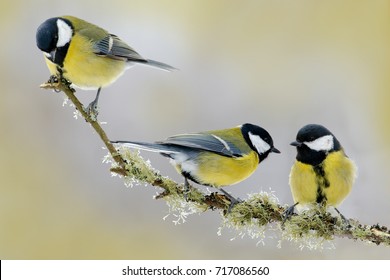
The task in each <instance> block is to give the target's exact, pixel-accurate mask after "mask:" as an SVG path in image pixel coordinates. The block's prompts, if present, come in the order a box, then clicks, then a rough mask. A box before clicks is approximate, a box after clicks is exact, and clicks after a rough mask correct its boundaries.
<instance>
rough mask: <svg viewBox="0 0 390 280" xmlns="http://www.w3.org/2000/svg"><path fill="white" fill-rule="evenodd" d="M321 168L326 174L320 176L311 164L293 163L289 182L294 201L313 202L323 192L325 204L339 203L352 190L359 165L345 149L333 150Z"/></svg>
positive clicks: (335, 204)
mask: <svg viewBox="0 0 390 280" xmlns="http://www.w3.org/2000/svg"><path fill="white" fill-rule="evenodd" d="M322 168H323V171H324V175H325V176H323V177H321V178H319V175H318V174H317V173H316V172H315V170H314V168H313V166H312V165H310V164H305V163H302V162H299V161H296V162H295V163H294V165H293V166H292V168H291V172H290V182H289V183H290V188H291V192H292V196H293V199H294V202H295V203H297V202H298V203H299V204H301V205H302V204H308V203H314V202H318V201H317V199H318V197H319V196H323V197H324V198H325V199H324V201H325V202H326V205H329V206H334V207H336V206H338V205H339V204H340V203H341V202H342V201H343V200H344V199H345V197H346V196H347V195H348V194H349V192H350V191H351V189H352V185H353V183H354V181H355V177H356V166H355V164H354V162H353V161H352V160H351V159H349V158H348V157H346V156H345V155H344V152H343V151H338V152H333V153H330V154H329V155H328V156H327V157H326V159H325V160H324V161H323V163H322ZM324 182H326V183H324Z"/></svg>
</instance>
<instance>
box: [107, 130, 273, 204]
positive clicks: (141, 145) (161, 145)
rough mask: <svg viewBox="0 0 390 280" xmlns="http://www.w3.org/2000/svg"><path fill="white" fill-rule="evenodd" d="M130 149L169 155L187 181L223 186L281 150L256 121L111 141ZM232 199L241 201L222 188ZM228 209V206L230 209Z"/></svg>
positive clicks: (239, 177) (244, 175)
mask: <svg viewBox="0 0 390 280" xmlns="http://www.w3.org/2000/svg"><path fill="white" fill-rule="evenodd" d="M112 143H114V144H122V145H124V146H128V147H130V148H136V149H142V150H147V151H151V152H158V153H160V154H161V155H163V156H165V157H168V158H170V161H171V164H172V165H173V166H174V167H175V168H176V170H177V172H179V173H180V174H181V175H183V177H184V182H185V183H184V185H185V189H188V187H189V183H188V180H191V181H193V182H195V183H198V184H201V185H205V186H211V187H215V188H221V187H225V186H229V185H233V184H236V183H239V182H241V181H243V180H244V179H246V178H248V177H249V176H250V175H251V174H252V173H253V172H254V171H255V170H256V168H257V166H258V164H259V163H261V162H262V161H263V160H265V159H266V158H267V156H268V154H269V153H271V152H273V153H280V152H279V150H278V149H276V148H275V147H274V144H273V140H272V137H271V135H270V134H269V133H268V132H267V131H266V130H265V129H263V128H261V127H259V126H256V125H253V124H249V123H246V124H243V125H240V126H238V127H234V128H229V129H222V130H213V131H206V132H199V133H190V134H181V135H176V136H171V137H169V138H167V139H166V140H164V141H160V142H155V143H145V142H135V141H112ZM220 190H221V191H222V192H223V193H224V194H225V195H226V196H227V197H228V198H229V199H230V201H231V204H230V208H231V207H232V206H233V205H234V204H236V203H237V202H239V200H238V199H236V198H234V197H233V196H231V195H230V194H229V193H227V192H226V191H224V190H222V189H220ZM230 208H229V209H230Z"/></svg>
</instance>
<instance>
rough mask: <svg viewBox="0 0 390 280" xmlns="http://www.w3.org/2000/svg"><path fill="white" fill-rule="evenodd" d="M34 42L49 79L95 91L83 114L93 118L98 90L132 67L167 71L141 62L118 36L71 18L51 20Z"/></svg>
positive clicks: (163, 66)
mask: <svg viewBox="0 0 390 280" xmlns="http://www.w3.org/2000/svg"><path fill="white" fill-rule="evenodd" d="M36 42H37V46H38V48H39V49H40V50H41V51H42V52H43V53H44V55H45V60H46V64H47V66H48V68H49V71H50V73H51V74H52V75H55V76H57V77H61V78H62V77H63V78H65V79H66V80H68V81H70V82H71V83H72V84H73V85H75V86H77V87H79V88H81V89H87V90H97V94H96V98H95V99H94V101H92V102H91V103H90V104H89V106H88V108H87V111H88V112H90V113H91V114H93V115H94V116H97V114H98V110H97V105H98V100H99V95H100V91H101V88H102V87H106V86H108V85H110V84H112V83H113V82H115V81H116V80H117V79H118V78H119V77H120V76H121V75H122V74H123V72H124V71H125V70H126V69H128V68H130V67H131V66H133V65H134V64H144V65H149V66H154V67H157V68H160V69H163V70H167V71H171V70H174V69H175V68H174V67H172V66H169V65H167V64H165V63H162V62H158V61H154V60H151V59H145V58H143V57H142V56H141V55H139V54H138V53H137V52H136V51H135V50H133V49H132V48H131V47H130V46H129V45H127V44H126V43H125V42H124V41H122V40H121V39H120V38H119V37H118V36H116V35H113V34H110V33H109V32H107V31H106V30H104V29H102V28H100V27H98V26H96V25H94V24H92V23H89V22H87V21H84V20H82V19H79V18H77V17H73V16H62V17H54V18H50V19H48V20H46V21H45V22H43V23H42V24H41V25H40V26H39V27H38V29H37V33H36Z"/></svg>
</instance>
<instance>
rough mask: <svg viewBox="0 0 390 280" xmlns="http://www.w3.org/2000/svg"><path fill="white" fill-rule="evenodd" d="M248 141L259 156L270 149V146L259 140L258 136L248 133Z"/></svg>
mask: <svg viewBox="0 0 390 280" xmlns="http://www.w3.org/2000/svg"><path fill="white" fill-rule="evenodd" d="M249 139H250V140H251V142H252V145H253V146H254V147H255V148H256V150H257V152H258V153H259V154H264V153H265V152H267V151H269V150H270V149H271V146H270V145H269V144H268V143H267V142H265V141H264V140H263V139H261V137H260V136H259V135H253V134H252V133H250V132H249Z"/></svg>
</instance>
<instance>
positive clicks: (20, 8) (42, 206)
mask: <svg viewBox="0 0 390 280" xmlns="http://www.w3.org/2000/svg"><path fill="white" fill-rule="evenodd" d="M66 14H70V15H74V16H78V17H80V18H83V19H85V20H88V21H90V22H92V23H96V24H98V25H100V26H101V27H104V28H105V29H107V30H109V31H110V32H112V33H114V34H116V35H118V36H120V37H121V38H122V39H123V40H125V41H126V42H128V43H129V45H130V46H132V47H133V48H134V49H135V50H136V51H138V52H139V53H140V54H141V55H142V56H144V57H146V58H150V59H154V60H158V61H162V62H165V63H167V64H170V65H172V66H174V67H176V68H178V69H180V70H179V71H176V72H171V73H168V72H164V71H159V70H157V69H153V68H149V67H144V66H136V67H134V68H132V69H130V70H128V71H127V72H126V73H125V74H124V75H123V76H122V77H121V78H120V79H119V80H118V81H117V82H116V83H115V84H113V85H111V86H110V87H108V88H105V89H103V91H102V95H101V99H100V103H99V105H100V115H99V119H100V121H104V122H106V123H107V124H105V125H104V128H105V130H106V132H107V133H108V136H109V137H110V138H111V139H122V140H126V139H127V140H130V139H131V140H142V141H154V140H161V139H164V138H166V137H167V136H170V135H172V134H177V133H183V132H196V131H202V130H210V129H222V128H228V127H232V126H236V125H239V124H242V123H244V122H252V123H255V124H258V125H260V126H263V127H264V128H266V129H267V130H268V131H269V132H270V134H271V135H272V136H273V138H274V140H275V146H276V147H277V148H278V149H280V150H281V151H282V154H280V155H277V154H272V155H270V157H269V158H268V159H267V161H266V162H265V163H264V164H263V165H261V166H260V168H259V169H258V170H257V171H256V172H255V173H254V175H253V176H252V177H251V178H249V179H248V180H246V181H244V182H242V183H240V184H238V185H236V186H232V187H229V188H227V189H226V190H228V191H229V192H231V193H232V194H233V195H235V196H239V197H241V198H246V197H247V195H248V194H250V193H256V192H259V191H270V190H272V191H273V192H274V193H275V195H276V196H277V197H278V198H279V200H280V203H281V204H291V203H292V197H291V193H290V190H289V186H288V174H289V171H290V167H291V165H292V163H293V162H294V158H295V149H294V148H293V147H291V146H290V145H289V143H290V142H291V141H293V140H294V139H295V136H296V133H297V131H298V129H299V128H301V127H302V126H303V125H305V124H307V123H320V124H323V125H325V126H326V127H328V128H329V129H330V130H331V131H332V132H333V133H334V134H335V135H336V136H337V137H338V139H339V140H340V142H341V143H342V144H343V146H344V147H345V150H346V152H347V154H348V155H349V156H350V157H351V158H353V159H354V160H355V161H356V163H357V165H358V167H359V177H358V179H357V182H356V184H355V186H354V189H353V191H352V192H351V194H350V195H349V197H348V198H347V199H346V200H345V201H344V203H343V204H342V205H341V206H340V207H339V210H340V211H341V212H342V213H343V214H344V215H345V216H347V217H350V218H355V219H358V220H360V222H362V223H365V224H375V223H380V224H381V225H387V226H390V215H389V213H390V205H389V197H390V187H389V185H388V184H389V182H390V172H389V163H388V159H389V156H390V148H389V141H390V126H389V120H390V111H389V109H388V107H389V101H390V94H389V90H390V79H389V76H388V75H389V73H390V51H389V49H390V3H389V1H385V0H383V1H380V0H378V1H376V0H374V1H354V0H351V1H345V0H343V1H217V0H215V1H168V0H166V1H145V0H142V1H131V0H111V1H109V3H105V4H104V5H100V4H99V3H97V2H96V1H95V0H93V1H92V0H91V1H80V0H68V1H53V0H36V1H21V0H14V1H5V0H3V1H1V2H0V15H1V17H0V30H1V34H2V38H3V40H2V44H1V47H0V48H1V51H0V59H1V64H0V67H1V78H0V79H1V91H2V92H1V94H0V117H1V120H2V121H1V123H2V124H1V130H2V133H1V138H0V153H1V156H0V229H1V230H0V259H291V258H294V259H345V258H347V259H389V258H390V249H389V248H386V247H383V246H375V245H369V244H364V243H362V242H354V241H351V240H347V239H336V240H335V241H334V242H333V243H334V245H335V247H336V249H324V250H322V251H310V250H308V249H304V250H300V249H299V248H298V246H297V245H296V244H291V243H289V242H288V241H284V242H282V247H281V248H277V240H274V239H272V238H267V237H266V238H265V245H264V246H263V245H259V246H256V243H257V240H252V239H250V238H243V239H241V238H236V239H235V240H233V241H231V239H232V238H234V237H235V236H236V235H237V233H236V232H234V231H231V230H227V229H225V230H223V232H222V233H223V234H222V236H218V234H217V231H218V228H219V226H220V225H221V218H220V214H219V212H218V211H216V212H212V211H209V212H206V213H202V214H199V215H198V214H196V215H192V216H190V217H188V218H187V222H186V223H184V224H180V225H175V224H174V223H173V222H172V220H174V217H168V218H167V219H166V220H163V217H165V216H166V215H167V214H168V207H167V206H166V204H165V202H164V201H160V200H158V201H156V200H154V199H153V196H154V195H155V194H156V193H157V192H158V189H155V188H154V187H150V186H135V187H133V188H126V187H125V186H124V184H123V181H122V180H121V179H119V178H118V177H114V178H112V177H111V174H110V172H109V167H110V166H109V165H107V164H103V163H102V159H103V157H104V156H105V155H106V151H105V150H103V149H102V146H103V144H102V142H101V141H100V140H99V138H98V137H97V135H96V134H95V133H94V131H93V130H92V129H91V128H90V127H89V126H88V125H87V124H86V122H85V121H84V120H83V119H78V120H75V119H74V118H73V111H74V109H73V108H70V107H69V106H65V107H63V106H62V104H63V101H64V94H63V93H54V92H50V91H45V90H41V89H40V88H39V85H40V84H41V83H43V82H45V81H46V80H47V79H48V77H49V71H48V69H47V67H46V65H45V62H44V59H43V55H42V53H41V52H40V51H39V50H38V48H37V47H36V44H35V32H36V28H37V27H38V26H39V25H40V24H41V23H42V22H43V21H44V20H46V19H47V18H50V17H53V16H60V15H66ZM77 96H78V97H79V98H80V99H81V100H82V102H84V104H88V103H89V102H90V101H91V100H92V99H93V98H94V96H95V92H94V91H82V90H78V91H77ZM143 156H144V157H145V158H149V159H150V160H151V162H152V164H153V166H154V167H155V168H157V169H159V170H160V171H161V172H162V173H163V174H165V175H167V176H169V177H171V178H173V179H175V180H176V181H179V182H181V181H182V178H181V177H180V176H179V175H178V174H176V172H175V170H174V169H173V168H172V167H171V166H170V165H169V163H168V161H167V160H166V159H165V158H162V157H160V156H159V155H154V154H150V153H143Z"/></svg>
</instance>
